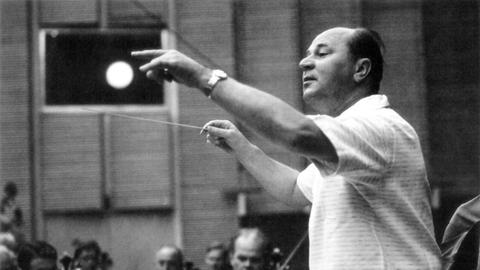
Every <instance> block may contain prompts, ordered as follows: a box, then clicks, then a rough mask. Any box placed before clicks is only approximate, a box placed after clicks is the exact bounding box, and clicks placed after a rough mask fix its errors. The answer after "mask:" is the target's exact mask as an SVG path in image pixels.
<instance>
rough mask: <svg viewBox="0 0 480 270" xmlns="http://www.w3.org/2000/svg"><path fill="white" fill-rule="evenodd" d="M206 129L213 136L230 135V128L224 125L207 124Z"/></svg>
mask: <svg viewBox="0 0 480 270" xmlns="http://www.w3.org/2000/svg"><path fill="white" fill-rule="evenodd" d="M205 130H206V131H207V132H208V133H209V134H210V135H213V136H216V137H223V138H224V137H225V136H227V135H228V132H229V130H228V129H225V128H223V127H214V126H207V127H205Z"/></svg>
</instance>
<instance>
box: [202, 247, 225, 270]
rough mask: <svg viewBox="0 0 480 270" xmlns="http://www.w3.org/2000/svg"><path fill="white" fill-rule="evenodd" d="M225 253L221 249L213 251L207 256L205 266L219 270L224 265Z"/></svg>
mask: <svg viewBox="0 0 480 270" xmlns="http://www.w3.org/2000/svg"><path fill="white" fill-rule="evenodd" d="M223 255H224V252H223V250H221V249H212V250H210V251H209V252H207V254H206V255H205V264H207V265H208V266H209V267H210V268H209V269H213V270H219V269H221V268H222V265H223V264H224V256H223Z"/></svg>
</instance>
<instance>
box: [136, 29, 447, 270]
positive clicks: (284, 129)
mask: <svg viewBox="0 0 480 270" xmlns="http://www.w3.org/2000/svg"><path fill="white" fill-rule="evenodd" d="M283 45H284V44H280V45H279V46H283ZM270 50H272V52H274V51H275V48H270ZM132 55H134V56H138V57H143V58H147V59H149V60H150V61H149V62H148V63H146V64H145V65H143V66H141V67H140V70H142V71H144V72H145V73H146V76H147V77H149V78H151V79H154V80H159V81H163V80H164V79H167V80H174V81H176V82H178V83H182V84H185V85H187V86H190V87H192V88H196V89H198V90H199V92H200V93H202V94H204V95H205V96H207V97H208V98H209V99H210V100H211V101H213V102H215V103H216V104H218V105H219V106H221V107H222V108H223V109H225V110H226V111H227V112H229V113H230V114H231V115H232V116H233V117H234V118H235V119H236V120H237V121H238V122H240V123H241V124H242V125H244V126H246V127H248V128H250V129H251V130H253V131H255V132H256V133H257V134H260V135H262V136H263V137H264V138H265V139H266V140H268V141H270V142H272V143H274V144H277V145H278V146H280V147H283V148H284V149H285V150H286V151H288V152H290V153H293V154H296V155H299V156H302V157H305V158H307V159H308V160H309V161H310V165H309V166H308V167H307V168H306V169H305V170H302V171H298V170H297V169H295V168H292V167H290V166H287V165H286V164H283V163H281V162H279V161H277V160H275V159H273V158H271V157H269V156H268V155H267V154H266V153H265V152H264V151H263V150H262V149H260V148H259V147H258V146H256V145H254V144H253V143H252V142H250V141H249V140H248V139H247V138H246V137H245V136H244V134H243V133H242V132H241V131H240V130H239V129H238V128H237V127H236V126H235V125H234V124H233V123H232V122H230V121H228V120H212V121H210V122H208V123H207V124H206V125H205V126H204V128H203V132H202V133H203V134H205V135H206V137H207V141H208V142H210V143H212V144H213V145H215V146H217V147H219V148H220V149H222V150H224V151H226V152H228V153H231V154H232V155H234V157H235V158H237V160H238V161H239V162H240V163H241V164H242V165H243V167H244V168H245V169H246V170H248V172H249V173H250V174H251V175H253V176H254V177H255V179H256V180H257V181H258V182H259V183H260V184H261V185H262V186H263V187H264V188H265V189H266V190H267V191H268V192H269V193H270V194H271V195H273V196H274V197H276V198H277V199H278V200H281V201H283V202H285V203H289V204H292V205H296V206H299V207H305V206H311V212H310V221H309V240H310V241H309V244H310V248H309V266H310V269H312V270H317V269H322V270H337V269H356V270H359V269H364V270H374V269H423V270H437V269H440V267H441V262H440V249H439V247H438V245H437V243H436V240H435V235H434V230H433V219H432V213H431V207H430V200H429V199H430V196H429V194H430V187H429V183H428V179H427V175H426V169H425V164H424V158H423V154H422V149H421V146H420V142H419V138H418V136H417V133H416V132H415V130H414V129H413V127H412V126H411V125H410V124H409V123H408V122H407V121H405V119H403V118H402V117H401V116H400V115H399V114H398V113H397V112H396V111H395V110H394V109H393V108H392V107H391V106H390V104H389V101H388V99H387V97H386V96H385V95H382V94H379V90H380V82H381V80H382V75H383V42H382V41H381V39H380V36H379V35H378V33H376V32H374V31H372V30H370V29H366V28H363V27H359V28H346V27H335V28H332V29H328V30H326V31H324V32H322V33H320V34H319V35H318V36H317V37H315V39H314V40H313V41H312V43H311V44H310V46H309V47H308V49H307V51H306V55H305V57H304V58H303V59H302V60H301V61H300V63H299V67H300V69H301V71H302V72H303V76H302V80H303V84H302V87H303V95H302V97H303V100H304V101H305V103H306V104H308V105H309V106H310V107H311V108H312V109H313V110H314V111H315V114H313V115H305V114H304V113H303V112H300V111H298V110H297V109H295V108H293V107H292V106H291V105H289V104H288V103H287V102H285V101H282V100H281V99H279V98H277V97H275V96H273V95H271V94H269V93H268V92H267V91H263V90H260V89H257V88H255V87H251V86H248V85H246V84H243V83H241V82H239V81H237V80H235V79H233V78H231V77H230V76H228V74H226V73H225V72H223V71H221V70H214V69H210V68H208V67H205V66H203V65H201V64H199V63H198V62H196V61H194V60H193V59H191V58H190V57H187V56H185V55H183V54H181V53H180V52H177V51H174V50H147V51H141V52H133V53H132ZM272 55H276V54H272ZM274 57H281V55H278V56H274ZM271 72H272V73H274V72H277V69H272V70H271ZM407 85H408V84H406V85H405V86H407ZM280 87H281V86H280ZM291 91H295V93H296V92H297V91H298V90H297V89H291ZM192 92H193V91H192Z"/></svg>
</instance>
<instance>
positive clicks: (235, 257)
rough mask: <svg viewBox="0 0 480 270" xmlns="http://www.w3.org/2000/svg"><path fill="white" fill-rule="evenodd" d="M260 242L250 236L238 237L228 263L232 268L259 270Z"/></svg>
mask: <svg viewBox="0 0 480 270" xmlns="http://www.w3.org/2000/svg"><path fill="white" fill-rule="evenodd" d="M261 244H262V243H261V242H259V241H256V240H255V239H252V238H242V237H240V238H238V239H237V240H236V241H235V247H234V251H233V254H232V256H231V258H230V264H231V265H232V268H233V270H260V269H262V268H263V265H264V259H263V256H262V245H261Z"/></svg>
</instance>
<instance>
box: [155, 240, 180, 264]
mask: <svg viewBox="0 0 480 270" xmlns="http://www.w3.org/2000/svg"><path fill="white" fill-rule="evenodd" d="M155 262H156V266H157V269H158V270H181V269H182V268H183V253H182V250H181V249H179V248H178V247H176V246H174V245H163V246H162V247H160V249H159V250H158V251H157V253H156V254H155Z"/></svg>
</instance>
